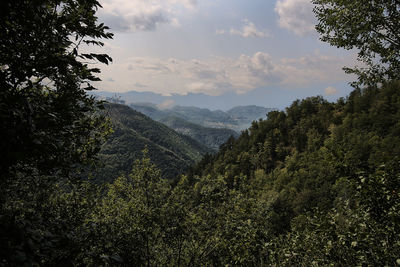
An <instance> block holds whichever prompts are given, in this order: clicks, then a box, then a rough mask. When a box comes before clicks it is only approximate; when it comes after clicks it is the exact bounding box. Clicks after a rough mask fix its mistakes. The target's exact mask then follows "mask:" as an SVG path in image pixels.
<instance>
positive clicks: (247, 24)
mask: <svg viewBox="0 0 400 267" xmlns="http://www.w3.org/2000/svg"><path fill="white" fill-rule="evenodd" d="M228 33H229V34H231V35H239V36H242V37H244V38H250V37H253V38H266V37H271V35H270V34H269V33H268V32H267V31H266V30H264V31H261V30H259V29H258V28H257V27H256V25H254V23H253V22H251V21H249V20H247V19H245V20H243V25H242V27H241V28H240V29H234V28H231V29H230V30H229V31H226V30H223V29H217V30H216V31H215V34H216V35H223V34H228Z"/></svg>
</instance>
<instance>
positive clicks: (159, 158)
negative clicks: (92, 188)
mask: <svg viewBox="0 0 400 267" xmlns="http://www.w3.org/2000/svg"><path fill="white" fill-rule="evenodd" d="M103 113H104V115H105V116H107V117H108V118H110V122H111V126H112V129H113V132H112V134H110V135H109V137H108V140H107V142H106V143H105V144H104V145H103V146H102V148H101V151H100V155H99V156H100V164H101V165H100V166H99V168H98V169H97V170H96V172H95V174H94V175H95V177H96V178H97V179H101V180H105V181H113V180H114V179H115V178H117V177H118V175H120V174H127V173H129V172H130V171H131V169H132V166H133V163H134V162H135V160H137V159H140V158H141V157H142V151H143V150H144V149H145V148H147V150H148V156H149V157H150V158H151V159H152V162H153V163H154V164H156V166H157V167H158V168H159V169H160V170H161V171H162V175H163V177H165V178H176V177H177V176H178V175H179V174H181V173H183V172H184V171H185V170H186V169H187V168H188V167H189V166H191V165H193V164H194V163H195V162H197V161H199V160H200V159H201V158H202V156H203V155H204V154H206V153H211V152H213V151H212V150H211V149H209V148H207V147H205V146H203V145H201V144H199V143H198V142H196V141H195V140H193V139H191V138H189V137H187V136H186V135H182V134H179V133H177V132H175V131H173V130H171V129H169V128H168V127H166V126H165V125H163V124H161V123H159V122H155V121H153V120H152V119H150V118H148V117H147V116H145V115H143V114H141V113H139V112H137V111H135V110H133V109H131V108H130V107H128V106H125V105H121V104H106V105H105V110H104V112H103Z"/></svg>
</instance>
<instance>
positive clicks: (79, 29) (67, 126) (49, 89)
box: [0, 0, 112, 182]
mask: <svg viewBox="0 0 400 267" xmlns="http://www.w3.org/2000/svg"><path fill="white" fill-rule="evenodd" d="M99 7H101V6H100V4H99V2H98V1H96V0H85V1H83V0H32V1H27V0H5V1H1V3H0V10H1V12H2V13H1V15H2V18H1V24H0V88H1V90H0V121H1V124H0V132H1V134H2V135H3V136H2V140H6V141H5V142H4V141H2V142H1V144H0V150H1V151H2V153H1V156H0V161H1V166H0V173H1V174H0V175H1V179H0V182H4V181H5V180H6V179H8V178H10V177H14V176H15V174H16V173H17V172H21V171H23V170H25V173H31V172H32V170H31V169H30V170H27V168H34V169H36V170H37V171H39V173H43V174H51V173H54V170H55V169H57V170H58V172H60V170H64V171H68V170H69V169H70V168H71V166H73V165H77V164H82V163H85V162H87V161H88V160H90V159H91V158H93V156H94V155H95V154H96V152H97V151H98V147H99V146H98V145H99V140H100V139H101V136H102V129H101V128H102V127H103V130H104V129H105V128H104V120H103V119H102V118H101V117H100V116H99V115H95V114H96V113H95V111H96V109H97V108H98V107H99V105H98V102H97V101H96V100H95V99H94V98H93V97H89V96H88V95H87V93H86V91H88V90H93V89H94V87H93V86H92V85H91V84H90V82H92V81H98V80H99V78H97V77H96V76H95V73H99V69H98V68H90V67H89V65H88V63H89V62H85V61H92V62H95V61H100V62H102V63H106V64H108V62H109V61H111V58H110V57H109V56H108V55H106V54H95V53H89V54H88V53H82V52H80V51H79V47H80V45H81V44H86V45H99V46H102V45H103V43H102V42H100V41H97V39H98V38H105V39H109V38H112V34H111V33H109V32H107V29H108V27H106V26H104V25H103V24H99V23H98V22H97V17H96V16H95V12H96V10H97V9H98V8H99Z"/></svg>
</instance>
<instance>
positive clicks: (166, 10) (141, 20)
mask: <svg viewBox="0 0 400 267" xmlns="http://www.w3.org/2000/svg"><path fill="white" fill-rule="evenodd" d="M100 3H101V5H102V6H103V8H102V9H100V10H99V11H98V14H99V17H100V19H101V20H102V21H103V22H104V23H105V24H106V25H108V26H109V27H110V28H111V29H112V30H114V31H123V32H135V31H152V30H155V29H156V28H157V26H158V25H160V24H166V23H169V24H171V25H174V26H179V25H180V24H179V21H178V19H177V9H178V8H179V7H183V8H184V9H185V10H186V11H187V10H194V9H195V6H196V0H101V1H100Z"/></svg>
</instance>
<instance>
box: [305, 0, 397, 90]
mask: <svg viewBox="0 0 400 267" xmlns="http://www.w3.org/2000/svg"><path fill="white" fill-rule="evenodd" d="M312 2H313V3H314V4H315V8H314V13H315V14H316V16H317V18H318V21H319V22H318V24H317V26H316V29H317V31H318V32H319V34H320V35H321V40H322V41H324V42H327V43H329V44H331V45H333V46H336V47H342V48H345V49H348V50H350V49H353V48H355V49H357V50H358V60H359V61H361V62H362V63H363V64H364V65H365V67H361V68H359V67H356V68H354V69H352V68H345V71H346V72H348V73H354V74H356V75H357V76H358V84H359V85H361V84H367V85H374V84H376V83H381V82H382V81H385V80H400V3H399V1H396V0H378V1H365V0H313V1H312ZM355 84H357V83H355Z"/></svg>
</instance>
